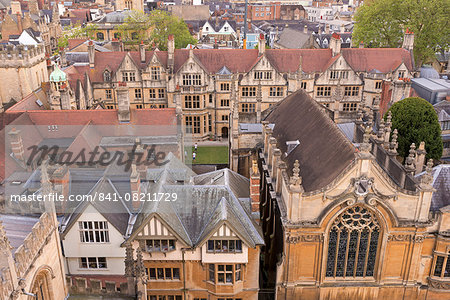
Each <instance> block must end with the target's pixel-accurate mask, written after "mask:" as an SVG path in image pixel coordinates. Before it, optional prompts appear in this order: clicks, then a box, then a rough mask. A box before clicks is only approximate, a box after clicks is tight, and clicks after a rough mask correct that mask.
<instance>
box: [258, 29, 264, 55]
mask: <svg viewBox="0 0 450 300" xmlns="http://www.w3.org/2000/svg"><path fill="white" fill-rule="evenodd" d="M265 51H266V38H265V37H264V34H262V33H260V34H259V39H258V55H259V56H261V55H263V54H264V52H265Z"/></svg>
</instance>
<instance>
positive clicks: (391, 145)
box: [389, 129, 398, 155]
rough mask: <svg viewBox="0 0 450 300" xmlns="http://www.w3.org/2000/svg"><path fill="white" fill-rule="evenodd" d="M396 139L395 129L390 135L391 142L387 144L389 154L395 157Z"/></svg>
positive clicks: (396, 132)
mask: <svg viewBox="0 0 450 300" xmlns="http://www.w3.org/2000/svg"><path fill="white" fill-rule="evenodd" d="M397 138H398V131H397V129H394V132H393V133H392V140H391V142H390V143H389V152H390V153H392V154H395V155H397V147H398V143H397Z"/></svg>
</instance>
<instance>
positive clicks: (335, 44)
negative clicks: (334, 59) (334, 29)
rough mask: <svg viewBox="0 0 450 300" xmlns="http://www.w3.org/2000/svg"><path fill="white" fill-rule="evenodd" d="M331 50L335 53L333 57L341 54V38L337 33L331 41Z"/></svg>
mask: <svg viewBox="0 0 450 300" xmlns="http://www.w3.org/2000/svg"><path fill="white" fill-rule="evenodd" d="M330 49H331V52H332V53H333V56H336V55H338V54H339V53H341V36H340V35H339V34H337V33H333V35H332V36H331V40H330Z"/></svg>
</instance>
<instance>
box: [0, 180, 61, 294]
mask: <svg viewBox="0 0 450 300" xmlns="http://www.w3.org/2000/svg"><path fill="white" fill-rule="evenodd" d="M43 174H44V175H42V176H41V179H40V182H41V188H40V189H39V190H38V191H37V192H36V193H37V194H39V195H47V194H48V193H49V192H50V191H51V188H50V186H51V184H49V181H48V174H45V173H43ZM13 181H14V178H9V182H8V181H7V182H6V183H5V184H6V185H14V182H13ZM38 181H39V179H38ZM2 188H3V187H2ZM3 196H4V195H2V198H3ZM2 212H3V210H2ZM8 213H10V212H9V211H8ZM58 225H59V224H58V221H57V219H56V214H55V211H54V208H53V209H52V208H51V205H50V206H48V205H47V207H46V211H45V212H43V213H42V214H34V215H31V214H28V215H18V214H13V213H10V214H5V213H2V214H0V240H1V242H0V254H1V257H2V258H1V260H0V277H1V278H2V280H1V281H0V299H19V300H26V299H31V298H30V296H32V297H33V298H35V299H65V298H66V297H67V296H68V289H67V287H66V283H65V270H64V260H63V254H62V250H61V242H60V239H59V231H58ZM26 293H27V294H26Z"/></svg>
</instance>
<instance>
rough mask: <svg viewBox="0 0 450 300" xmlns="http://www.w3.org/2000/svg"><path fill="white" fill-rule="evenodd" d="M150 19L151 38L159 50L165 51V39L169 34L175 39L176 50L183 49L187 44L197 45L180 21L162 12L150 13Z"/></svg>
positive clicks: (154, 11)
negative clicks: (151, 27)
mask: <svg viewBox="0 0 450 300" xmlns="http://www.w3.org/2000/svg"><path fill="white" fill-rule="evenodd" d="M150 19H151V24H152V26H153V30H152V33H151V38H152V40H153V42H154V43H155V44H156V45H157V47H158V48H159V49H160V50H167V39H168V37H169V35H171V34H173V36H174V38H175V48H177V49H180V48H185V47H186V46H187V45H188V44H192V45H195V44H197V40H196V39H194V38H193V37H192V35H191V33H190V32H189V29H188V27H187V25H186V23H184V21H183V20H182V19H179V18H177V17H175V16H172V15H169V14H167V13H166V12H165V11H162V10H153V11H151V13H150Z"/></svg>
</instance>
